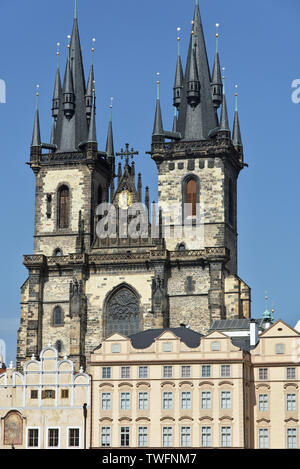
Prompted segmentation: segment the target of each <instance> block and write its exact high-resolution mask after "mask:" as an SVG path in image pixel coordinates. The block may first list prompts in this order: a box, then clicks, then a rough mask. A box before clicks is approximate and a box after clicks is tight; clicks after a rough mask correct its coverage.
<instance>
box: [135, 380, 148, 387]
mask: <svg viewBox="0 0 300 469" xmlns="http://www.w3.org/2000/svg"><path fill="white" fill-rule="evenodd" d="M141 386H147V387H148V388H150V387H151V385H150V383H147V382H146V381H139V382H138V383H136V387H137V388H139V387H141Z"/></svg>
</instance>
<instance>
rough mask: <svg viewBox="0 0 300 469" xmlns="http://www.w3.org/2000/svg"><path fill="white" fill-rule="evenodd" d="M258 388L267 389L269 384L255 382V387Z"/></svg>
mask: <svg viewBox="0 0 300 469" xmlns="http://www.w3.org/2000/svg"><path fill="white" fill-rule="evenodd" d="M259 388H267V389H271V386H270V385H269V384H267V383H260V384H257V385H256V389H259Z"/></svg>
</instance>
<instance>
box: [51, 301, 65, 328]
mask: <svg viewBox="0 0 300 469" xmlns="http://www.w3.org/2000/svg"><path fill="white" fill-rule="evenodd" d="M62 324H63V312H62V309H61V307H60V306H56V307H55V308H54V311H53V325H54V326H62Z"/></svg>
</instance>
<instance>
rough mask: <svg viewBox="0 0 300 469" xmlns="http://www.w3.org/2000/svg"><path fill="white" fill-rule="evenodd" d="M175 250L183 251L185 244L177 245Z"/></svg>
mask: <svg viewBox="0 0 300 469" xmlns="http://www.w3.org/2000/svg"><path fill="white" fill-rule="evenodd" d="M177 249H178V251H185V244H184V243H181V244H179V246H178V248H177Z"/></svg>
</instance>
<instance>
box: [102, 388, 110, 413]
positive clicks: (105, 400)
mask: <svg viewBox="0 0 300 469" xmlns="http://www.w3.org/2000/svg"><path fill="white" fill-rule="evenodd" d="M104 394H105V395H106V396H107V395H109V400H108V399H103V395H104ZM104 402H105V403H106V405H107V402H109V407H106V408H104V407H103V403H104ZM101 410H111V392H110V391H103V392H101Z"/></svg>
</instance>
